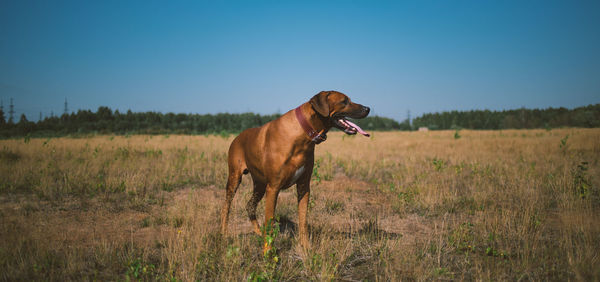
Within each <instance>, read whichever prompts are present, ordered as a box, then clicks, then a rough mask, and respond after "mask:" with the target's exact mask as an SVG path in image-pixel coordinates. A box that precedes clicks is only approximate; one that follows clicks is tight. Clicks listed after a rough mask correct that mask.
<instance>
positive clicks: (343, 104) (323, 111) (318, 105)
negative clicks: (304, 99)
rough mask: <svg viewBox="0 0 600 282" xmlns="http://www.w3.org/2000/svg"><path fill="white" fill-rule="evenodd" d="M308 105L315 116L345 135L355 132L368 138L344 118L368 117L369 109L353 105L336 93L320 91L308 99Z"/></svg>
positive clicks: (341, 94)
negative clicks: (319, 116) (324, 119)
mask: <svg viewBox="0 0 600 282" xmlns="http://www.w3.org/2000/svg"><path fill="white" fill-rule="evenodd" d="M310 104H311V105H312V107H313V109H314V110H315V112H317V114H319V115H321V116H322V117H324V118H326V119H328V120H329V121H330V122H331V124H332V125H333V126H335V127H336V128H338V129H340V130H342V131H344V132H345V133H346V134H356V133H357V132H359V133H361V134H363V135H365V136H369V134H368V133H366V132H365V131H363V130H362V129H361V128H360V127H359V126H358V125H356V124H354V123H352V122H350V121H348V120H347V119H346V118H348V117H349V118H356V119H360V118H364V117H366V116H367V115H369V111H370V110H371V109H369V107H365V106H363V105H361V104H357V103H353V102H352V101H350V98H348V96H346V95H345V94H343V93H341V92H337V91H321V92H319V94H317V95H315V96H313V97H312V98H311V99H310Z"/></svg>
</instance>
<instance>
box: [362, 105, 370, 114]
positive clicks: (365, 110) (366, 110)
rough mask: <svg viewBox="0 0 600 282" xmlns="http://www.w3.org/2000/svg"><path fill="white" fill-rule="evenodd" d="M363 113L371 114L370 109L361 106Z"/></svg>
mask: <svg viewBox="0 0 600 282" xmlns="http://www.w3.org/2000/svg"><path fill="white" fill-rule="evenodd" d="M363 111H364V112H365V113H367V115H368V114H369V113H370V112H371V108H369V107H365V106H363Z"/></svg>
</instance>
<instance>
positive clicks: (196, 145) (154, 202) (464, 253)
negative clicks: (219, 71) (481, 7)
mask: <svg viewBox="0 0 600 282" xmlns="http://www.w3.org/2000/svg"><path fill="white" fill-rule="evenodd" d="M232 139H233V136H229V137H220V136H95V137H90V138H59V139H18V140H2V141H0V226H1V228H0V280H13V281H14V280H20V281H27V280H83V279H86V280H91V279H94V280H181V281H189V280H207V281H215V280H233V281H240V280H248V279H249V278H252V279H256V280H259V279H260V278H268V279H278V280H317V281H322V280H351V281H354V280H370V281H376V280H391V281H398V280H513V281H516V280H563V281H564V280H580V281H590V280H599V279H600V254H599V252H598V250H600V221H599V220H598V219H599V218H600V217H599V216H600V167H599V160H600V130H599V129H554V130H551V131H546V130H503V131H466V130H463V131H460V132H459V133H458V134H456V132H454V131H433V132H375V133H374V134H373V136H372V137H371V138H365V137H362V136H355V137H350V136H345V135H343V134H342V133H340V132H335V133H330V134H329V138H328V140H327V141H326V142H325V143H323V144H321V145H318V146H317V149H316V152H317V153H316V154H317V156H316V158H317V163H316V169H315V171H314V176H313V181H312V193H311V202H310V207H309V208H310V210H309V216H308V220H309V231H310V235H311V245H312V248H311V249H310V250H309V251H307V252H304V251H303V250H301V249H300V247H299V244H298V242H297V238H296V236H295V232H296V222H297V213H296V195H295V188H294V187H292V188H291V189H288V190H286V191H285V192H282V193H281V194H280V197H279V203H278V206H277V211H276V215H277V217H278V218H279V229H280V233H279V234H278V235H277V236H276V237H275V243H274V246H275V248H276V249H277V254H276V255H275V257H272V258H271V259H270V260H267V259H265V258H263V255H262V243H263V242H262V239H261V238H258V237H257V236H256V235H254V234H253V233H251V226H250V223H249V222H248V220H247V217H246V214H245V203H246V202H247V201H248V199H249V197H250V195H251V194H250V192H251V181H250V179H249V177H248V176H246V177H244V180H243V181H242V185H241V186H240V188H239V190H238V193H237V195H236V198H235V200H234V204H233V206H232V214H231V217H232V218H231V220H230V225H229V230H230V235H229V236H228V237H226V238H222V237H221V236H220V235H219V231H218V230H219V212H220V207H221V204H222V201H223V199H224V185H225V181H226V177H227V175H226V172H227V162H226V150H227V148H228V146H229V143H230V142H231V140H232ZM259 211H261V212H260V214H262V212H263V211H264V207H263V206H262V203H261V206H259Z"/></svg>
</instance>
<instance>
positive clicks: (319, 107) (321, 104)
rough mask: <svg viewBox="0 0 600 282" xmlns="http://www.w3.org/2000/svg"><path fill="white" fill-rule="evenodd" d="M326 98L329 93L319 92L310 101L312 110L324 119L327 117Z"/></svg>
mask: <svg viewBox="0 0 600 282" xmlns="http://www.w3.org/2000/svg"><path fill="white" fill-rule="evenodd" d="M328 96H329V92H325V91H321V92H319V94H317V95H315V96H313V97H312V98H311V99H310V104H311V105H312V107H313V109H315V111H317V113H319V114H320V115H322V116H324V117H328V116H329V102H327V97H328Z"/></svg>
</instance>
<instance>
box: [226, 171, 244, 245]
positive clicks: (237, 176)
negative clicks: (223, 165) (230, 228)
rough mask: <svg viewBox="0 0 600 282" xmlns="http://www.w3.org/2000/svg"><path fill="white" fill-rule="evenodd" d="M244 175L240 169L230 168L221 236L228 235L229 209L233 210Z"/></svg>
mask: <svg viewBox="0 0 600 282" xmlns="http://www.w3.org/2000/svg"><path fill="white" fill-rule="evenodd" d="M242 173H243V171H240V170H239V169H236V168H235V167H232V166H231V163H230V166H229V177H228V178H227V187H226V190H227V191H226V195H225V203H224V204H223V209H222V210H221V234H223V235H225V234H227V222H228V221H229V209H230V208H231V202H232V201H233V197H234V196H235V192H236V191H237V189H238V187H239V186H240V182H242Z"/></svg>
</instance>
